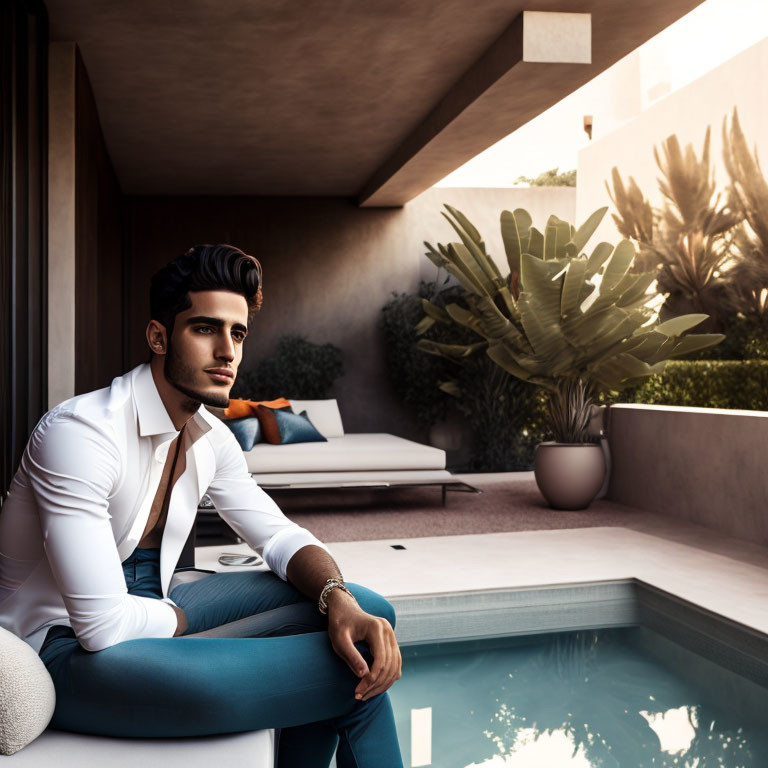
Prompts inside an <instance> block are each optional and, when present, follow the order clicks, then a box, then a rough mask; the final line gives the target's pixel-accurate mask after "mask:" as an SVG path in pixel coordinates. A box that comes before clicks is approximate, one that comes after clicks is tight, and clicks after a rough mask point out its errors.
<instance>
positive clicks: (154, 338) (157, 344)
mask: <svg viewBox="0 0 768 768" xmlns="http://www.w3.org/2000/svg"><path fill="white" fill-rule="evenodd" d="M147 344H149V348H150V350H151V351H152V352H153V353H154V354H156V355H164V354H165V353H166V352H167V351H168V331H167V330H166V328H165V326H164V325H163V324H162V323H159V322H158V321H157V320H150V321H149V323H147Z"/></svg>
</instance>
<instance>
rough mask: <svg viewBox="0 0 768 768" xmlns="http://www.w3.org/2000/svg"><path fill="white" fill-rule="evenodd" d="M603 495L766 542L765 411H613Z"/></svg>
mask: <svg viewBox="0 0 768 768" xmlns="http://www.w3.org/2000/svg"><path fill="white" fill-rule="evenodd" d="M608 436H609V442H610V446H611V457H612V460H613V470H612V473H611V482H610V487H609V490H608V497H609V498H611V499H613V500H614V501H617V502H619V503H621V504H628V505H629V506H632V507H639V508H641V509H645V510H648V511H649V512H655V513H657V514H661V515H665V516H669V517H675V518H680V519H683V520H688V521H690V522H694V523H699V524H701V525H705V526H707V527H708V528H712V529H713V530H716V531H721V532H722V533H724V534H726V535H728V536H734V537H736V538H741V539H747V540H749V541H753V542H755V543H757V544H763V545H766V544H768V475H767V474H766V472H765V466H764V465H765V445H766V440H767V439H768V413H764V412H761V411H729V410H721V409H718V408H683V407H671V406H654V405H615V406H613V407H612V408H611V410H610V425H609V431H608Z"/></svg>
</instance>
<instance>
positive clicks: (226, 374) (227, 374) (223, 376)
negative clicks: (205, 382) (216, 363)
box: [205, 368, 235, 384]
mask: <svg viewBox="0 0 768 768" xmlns="http://www.w3.org/2000/svg"><path fill="white" fill-rule="evenodd" d="M205 372H206V373H207V374H208V375H209V376H210V377H211V378H212V379H213V380H214V381H218V382H221V383H224V384H229V383H230V382H231V381H232V379H234V378H235V374H234V372H233V371H231V370H230V369H229V368H207V369H206V371H205Z"/></svg>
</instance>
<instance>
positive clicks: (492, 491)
mask: <svg viewBox="0 0 768 768" xmlns="http://www.w3.org/2000/svg"><path fill="white" fill-rule="evenodd" d="M461 479H464V480H466V481H467V482H470V483H473V484H475V485H477V486H479V487H481V488H483V489H484V490H485V491H486V493H484V494H483V495H482V496H479V497H478V496H470V495H469V494H467V495H464V494H455V495H452V494H449V498H448V504H447V507H446V508H443V507H441V506H440V505H439V500H438V501H436V502H433V503H432V504H431V505H430V506H428V507H427V508H426V509H425V508H424V507H419V508H414V509H413V510H410V512H409V510H407V509H404V508H399V509H397V510H390V511H389V512H388V513H387V512H386V510H384V511H382V510H381V509H380V508H379V509H377V508H373V509H371V510H369V511H366V510H365V509H363V508H360V509H357V510H350V509H345V510H344V511H343V512H334V511H332V510H326V511H324V512H319V511H318V512H311V511H303V512H296V511H291V510H290V509H288V508H287V507H288V506H290V505H289V504H288V503H287V502H286V504H285V505H284V506H285V507H286V513H287V514H289V516H290V517H292V518H293V519H295V520H296V521H297V522H300V523H301V524H302V525H306V526H307V527H308V528H310V529H311V530H313V532H314V533H316V534H317V535H319V537H320V538H321V539H323V540H324V541H326V542H328V544H329V547H330V549H331V551H332V553H333V555H334V557H335V558H336V560H337V561H338V563H339V565H340V567H341V569H342V572H343V573H344V575H345V578H346V579H347V580H348V581H353V582H358V583H362V584H365V585H366V586H368V587H370V588H371V589H374V590H376V591H378V592H380V593H381V594H383V595H384V596H386V597H388V598H398V597H413V596H420V595H435V594H445V593H453V592H474V591H478V590H503V589H526V588H532V587H547V586H555V585H572V584H585V583H593V582H611V581H617V580H626V579H632V578H634V579H639V580H641V581H643V582H645V583H647V584H650V585H651V586H654V587H656V588H658V589H661V590H664V591H665V592H669V593H671V594H673V595H675V596H677V597H679V598H682V599H683V600H687V601H690V602H691V603H694V604H695V605H698V606H700V607H702V608H704V609H706V610H709V611H712V612H714V613H716V614H719V615H721V616H724V617H726V618H729V619H731V620H732V621H735V622H738V623H740V624H743V625H745V626H748V627H751V628H753V629H756V630H758V631H760V632H763V633H768V549H766V548H764V547H761V546H757V545H755V544H753V543H751V542H747V541H741V540H738V539H734V538H726V537H724V536H723V535H722V534H719V533H716V532H713V531H710V530H709V529H706V528H704V527H702V526H698V525H693V524H690V523H685V522H681V521H678V520H673V519H669V518H664V517H661V516H659V515H653V514H648V513H645V512H642V511H639V510H636V509H632V508H630V507H624V506H621V505H619V504H614V503H612V502H608V501H598V502H595V503H593V505H592V506H591V507H590V509H588V510H585V511H583V512H578V513H563V512H556V511H554V510H549V509H548V508H547V507H546V506H544V504H543V502H542V500H541V497H540V495H539V494H538V491H537V490H536V488H535V481H534V480H533V477H532V473H515V474H513V475H510V474H506V475H474V476H473V475H464V476H461ZM428 490H431V491H432V493H433V494H438V496H439V492H438V491H436V490H435V489H428ZM422 492H423V490H422V491H420V493H422ZM398 493H399V492H398ZM491 496H492V497H493V499H494V501H495V508H494V509H492V510H486V509H484V508H485V507H486V504H485V503H483V504H481V503H480V499H482V498H483V497H485V498H486V499H488V498H490V497H491ZM473 500H474V503H473ZM278 503H281V500H278ZM457 513H459V514H458V517H457ZM323 514H324V515H326V516H330V517H329V518H328V520H327V521H326V522H327V525H326V526H325V528H327V529H329V530H332V529H333V526H335V525H338V524H339V522H343V523H345V525H344V528H343V530H344V531H346V532H347V533H349V531H350V530H353V531H354V533H355V535H356V536H357V539H358V540H355V541H349V540H347V541H335V540H334V537H333V536H327V535H324V531H323V530H321V529H322V528H323V527H324V526H323V525H321V519H320V515H323ZM393 514H394V517H392V518H391V519H390V521H389V523H392V524H395V525H396V524H397V522H398V520H397V518H401V519H400V523H401V525H400V528H399V530H401V531H402V530H406V531H407V535H406V536H403V535H397V530H398V528H397V527H395V529H394V530H388V534H389V535H379V533H380V532H381V531H382V530H385V529H386V528H387V525H388V524H387V521H386V520H385V519H382V517H386V516H387V515H390V516H391V515H393ZM723 514H727V510H723ZM334 515H335V516H337V517H338V516H339V515H341V517H342V519H341V521H339V520H338V519H334ZM409 516H413V517H415V518H417V519H418V521H419V531H415V530H413V525H412V521H411V523H409V524H407V525H406V524H403V523H404V521H405V520H406V519H407V518H408V517H409ZM537 523H538V525H537ZM457 527H461V528H462V529H463V530H465V531H466V532H464V533H458V534H457V533H455V532H454V531H455V529H456V528H457ZM469 531H474V532H472V533H470V532H469ZM326 532H327V531H326ZM419 533H421V535H419ZM441 534H443V535H441ZM446 534H447V535H446ZM393 544H399V545H401V546H403V547H405V548H404V549H393V548H392V545H393ZM221 551H227V552H240V551H242V552H248V551H250V550H249V548H248V546H247V545H245V544H241V545H231V544H230V545H224V546H215V547H201V548H198V550H197V565H198V567H201V568H211V569H213V568H216V569H217V570H223V568H222V566H219V565H218V563H217V562H216V558H217V557H218V554H219V553H220V552H221Z"/></svg>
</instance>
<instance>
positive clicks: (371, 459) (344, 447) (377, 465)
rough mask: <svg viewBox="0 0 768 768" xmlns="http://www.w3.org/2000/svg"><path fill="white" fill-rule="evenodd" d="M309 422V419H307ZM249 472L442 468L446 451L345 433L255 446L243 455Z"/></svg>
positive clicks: (397, 439)
mask: <svg viewBox="0 0 768 768" xmlns="http://www.w3.org/2000/svg"><path fill="white" fill-rule="evenodd" d="M310 420H311V417H310ZM245 460H246V462H247V464H248V471H249V472H252V473H254V474H257V475H261V474H264V473H267V472H354V471H356V470H379V469H381V470H384V469H445V451H443V450H441V449H440V448H433V447H432V446H429V445H422V444H421V443H415V442H413V441H412V440H406V439H405V438H402V437H396V436H395V435H388V434H348V435H344V436H343V437H329V438H328V442H326V443H290V444H288V445H270V444H269V443H257V444H256V445H254V446H253V449H252V450H250V451H247V452H246V453H245Z"/></svg>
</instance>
